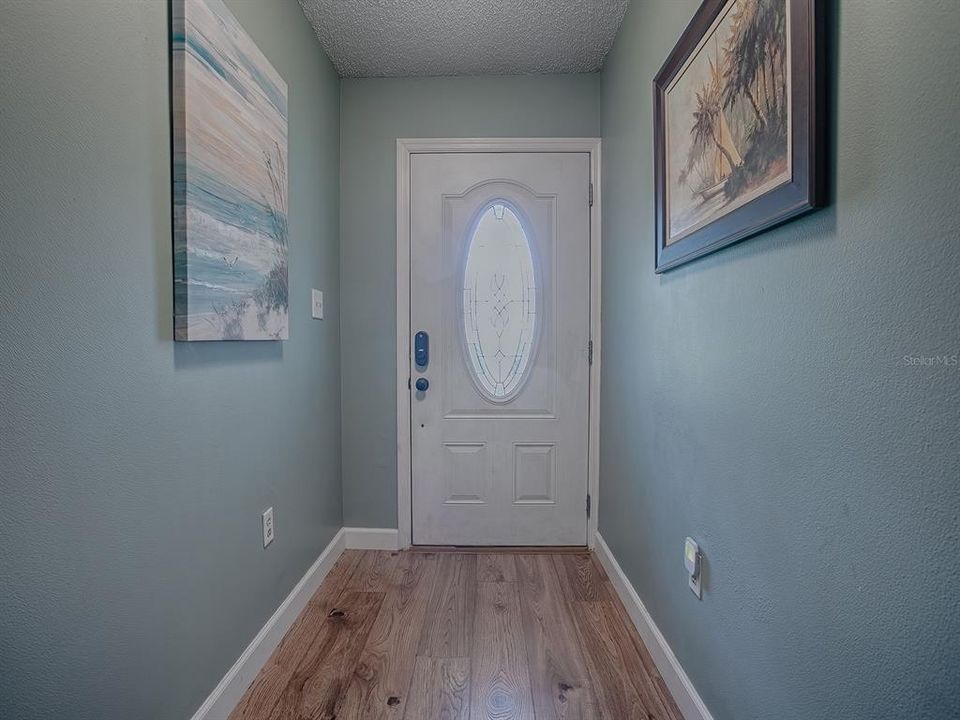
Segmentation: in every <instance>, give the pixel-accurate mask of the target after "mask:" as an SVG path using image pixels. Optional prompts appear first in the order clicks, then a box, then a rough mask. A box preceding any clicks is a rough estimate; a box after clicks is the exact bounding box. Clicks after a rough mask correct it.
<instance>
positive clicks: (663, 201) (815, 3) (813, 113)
mask: <svg viewBox="0 0 960 720" xmlns="http://www.w3.org/2000/svg"><path fill="white" fill-rule="evenodd" d="M734 2H737V0H704V2H703V4H702V5H701V6H700V8H699V10H697V12H696V14H695V15H694V17H693V19H692V20H691V21H690V24H689V25H688V26H687V28H686V30H684V32H683V34H682V35H681V36H680V39H679V41H678V42H677V44H676V46H675V47H674V49H673V51H672V52H671V53H670V56H669V57H668V58H667V60H666V62H665V63H664V64H663V67H662V68H661V69H660V71H659V72H658V73H657V75H656V77H655V78H654V81H653V91H654V166H655V190H656V255H655V265H654V269H655V271H656V272H657V273H661V272H663V271H665V270H669V269H671V268H674V267H677V266H679V265H682V264H684V263H686V262H689V261H691V260H693V259H695V258H698V257H701V256H703V255H706V254H708V253H711V252H713V251H715V250H719V249H720V248H723V247H726V246H727V245H730V244H732V243H735V242H738V241H740V240H744V239H746V238H748V237H751V236H753V235H756V234H758V233H760V232H763V231H764V230H767V229H769V228H772V227H773V226H775V225H778V224H780V223H783V222H785V221H787V220H790V219H792V218H795V217H798V216H800V215H802V214H804V213H807V212H810V211H811V210H814V209H816V208H819V207H822V206H823V205H825V204H826V202H827V187H826V164H827V145H826V72H825V61H826V58H825V33H824V27H823V25H824V8H823V0H786V2H787V4H786V10H787V12H788V13H789V22H788V23H787V28H788V31H787V32H788V33H789V44H788V47H789V48H790V53H789V55H790V64H789V68H790V72H789V77H790V105H789V119H790V120H791V121H792V133H791V134H790V135H788V137H790V141H789V143H788V147H787V152H788V153H790V157H791V159H792V166H791V172H790V177H789V181H784V183H783V184H781V185H779V186H777V187H775V188H774V189H772V190H769V191H767V192H765V193H764V194H761V195H759V196H758V197H754V198H753V199H752V200H749V201H748V202H746V203H745V204H743V205H740V206H739V207H737V208H736V209H733V210H730V211H728V212H727V214H725V215H720V216H719V217H717V218H716V219H713V220H711V221H709V222H708V223H707V224H704V225H703V226H702V227H699V228H697V229H694V230H693V231H691V232H689V233H688V234H686V235H683V236H682V237H680V238H679V239H677V240H675V241H673V242H671V243H669V244H668V242H667V240H668V238H669V237H670V236H669V235H668V233H669V227H668V222H669V221H670V218H669V216H668V212H669V208H668V187H667V182H668V168H667V161H668V157H667V153H668V148H667V118H666V111H667V90H668V88H670V86H671V84H672V83H673V82H674V79H675V78H676V77H677V74H678V73H679V72H680V71H681V70H683V69H684V68H685V66H686V64H687V61H688V59H689V58H690V57H691V54H692V53H694V51H695V50H697V48H698V46H699V45H700V44H701V41H702V40H703V38H704V36H705V35H706V34H707V33H708V32H710V30H711V28H713V26H714V23H715V22H716V21H717V19H718V17H719V16H720V14H721V13H724V12H726V11H727V10H728V9H729V8H730V5H731V3H734ZM784 74H785V73H784ZM765 90H766V86H765V87H764V91H765ZM774 92H775V89H774ZM785 95H786V93H784V96H785Z"/></svg>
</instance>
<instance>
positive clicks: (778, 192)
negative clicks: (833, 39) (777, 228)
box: [654, 0, 826, 272]
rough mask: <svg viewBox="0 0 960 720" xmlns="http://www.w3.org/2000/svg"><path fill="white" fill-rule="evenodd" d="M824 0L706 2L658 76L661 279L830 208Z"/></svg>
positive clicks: (658, 261)
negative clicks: (688, 264)
mask: <svg viewBox="0 0 960 720" xmlns="http://www.w3.org/2000/svg"><path fill="white" fill-rule="evenodd" d="M819 4H820V3H819V2H818V1H817V0H705V2H704V3H703V4H702V5H701V6H700V9H699V10H698V11H697V13H696V15H695V16H694V18H693V20H692V21H691V22H690V24H689V25H688V26H687V29H686V30H685V31H684V33H683V35H682V36H681V37H680V40H679V41H678V42H677V45H676V47H675V48H674V49H673V52H672V53H671V54H670V57H669V58H668V59H667V61H666V63H664V65H663V67H662V68H661V69H660V72H659V73H658V74H657V76H656V78H655V79H654V111H655V117H654V131H655V138H654V162H655V172H656V211H657V212H656V224H657V227H656V240H657V247H656V260H655V270H656V272H663V271H664V270H669V269H670V268H673V267H676V266H678V265H681V264H683V263H686V262H689V261H690V260H693V259H695V258H697V257H700V256H702V255H705V254H707V253H710V252H713V251H714V250H718V249H720V248H722V247H725V246H726V245H729V244H731V243H734V242H737V241H739V240H743V239H745V238H747V237H750V236H751V235H755V234H757V233H759V232H762V231H764V230H766V229H768V228H770V227H773V226H774V225H777V224H779V223H782V222H784V221H786V220H789V219H791V218H794V217H797V216H798V215H801V214H803V213H806V212H809V211H810V210H813V209H814V208H817V207H820V206H821V205H823V203H824V202H825V199H826V198H825V196H826V188H825V182H824V178H825V174H824V170H825V155H826V153H825V138H824V135H825V133H824V120H825V112H824V89H825V88H824V84H825V82H824V78H825V73H824V58H823V31H822V27H821V25H822V10H821V8H819Z"/></svg>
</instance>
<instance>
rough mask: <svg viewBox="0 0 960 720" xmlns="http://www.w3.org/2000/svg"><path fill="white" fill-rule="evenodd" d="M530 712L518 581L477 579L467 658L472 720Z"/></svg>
mask: <svg viewBox="0 0 960 720" xmlns="http://www.w3.org/2000/svg"><path fill="white" fill-rule="evenodd" d="M534 717H535V716H534V711H533V696H532V694H531V689H530V673H529V670H528V667H527V654H526V648H525V647H524V644H523V619H522V613H521V609H520V592H519V590H518V587H517V583H514V582H483V583H480V587H479V590H478V594H477V616H476V623H475V626H474V632H473V653H472V656H471V658H470V720H534Z"/></svg>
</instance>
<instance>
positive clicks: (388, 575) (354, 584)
mask: <svg viewBox="0 0 960 720" xmlns="http://www.w3.org/2000/svg"><path fill="white" fill-rule="evenodd" d="M399 560H400V553H398V552H388V551H385V550H364V551H362V554H361V557H360V564H359V565H358V566H357V569H356V571H354V573H353V576H352V577H351V578H350V582H349V583H348V585H347V589H348V590H358V591H360V592H386V591H387V590H388V589H389V588H390V585H392V584H393V579H394V572H395V571H396V569H397V563H398V562H399Z"/></svg>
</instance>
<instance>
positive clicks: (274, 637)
mask: <svg viewBox="0 0 960 720" xmlns="http://www.w3.org/2000/svg"><path fill="white" fill-rule="evenodd" d="M394 532H396V531H394ZM345 549H346V533H345V531H344V529H343V528H341V529H340V530H339V531H338V532H337V534H336V535H334V536H333V540H331V541H330V543H329V544H328V545H327V547H325V548H324V549H323V552H322V553H320V557H318V558H317V561H316V562H315V563H313V565H311V566H310V569H309V570H307V572H306V574H305V575H304V576H303V577H302V578H301V579H300V582H298V583H297V584H296V586H295V587H294V588H293V590H291V591H290V594H289V595H287V597H286V599H285V600H284V601H283V602H282V603H280V607H278V608H277V610H276V612H274V613H273V615H272V616H271V617H270V619H269V620H267V623H266V625H264V626H263V627H262V628H260V632H258V633H257V635H256V637H255V638H253V641H252V642H251V643H250V644H249V645H248V646H247V649H246V650H244V651H243V654H241V655H240V657H239V658H238V659H237V661H236V662H235V663H234V664H233V667H232V668H230V670H229V671H227V674H226V675H224V676H223V679H222V680H221V681H220V684H219V685H217V687H215V688H214V690H213V692H212V693H210V695H209V697H207V699H206V700H204V701H203V704H202V705H201V706H200V707H199V708H198V709H197V711H196V712H195V713H194V714H193V718H192V720H225V719H226V717H227V716H228V715H229V714H230V713H231V712H232V711H233V708H234V707H236V704H237V703H238V702H240V698H242V697H243V693H244V692H246V690H247V687H249V685H250V683H252V682H253V680H254V678H255V677H256V676H257V673H258V672H260V668H262V667H263V666H264V665H265V664H266V663H267V660H269V659H270V655H271V654H272V653H273V651H274V649H275V648H276V647H277V645H279V644H280V641H281V640H282V639H283V636H284V635H285V634H286V632H287V630H289V629H290V626H291V625H293V622H294V620H296V619H297V617H298V616H299V615H300V612H301V611H302V610H303V608H305V607H306V606H307V602H308V601H309V600H310V598H311V597H313V594H314V593H315V592H316V591H317V588H319V587H320V583H321V582H323V579H324V578H325V577H326V576H327V573H328V572H330V569H331V568H332V567H333V564H334V563H335V562H336V561H337V558H339V557H340V555H341V554H342V553H343V551H344V550H345Z"/></svg>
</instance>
